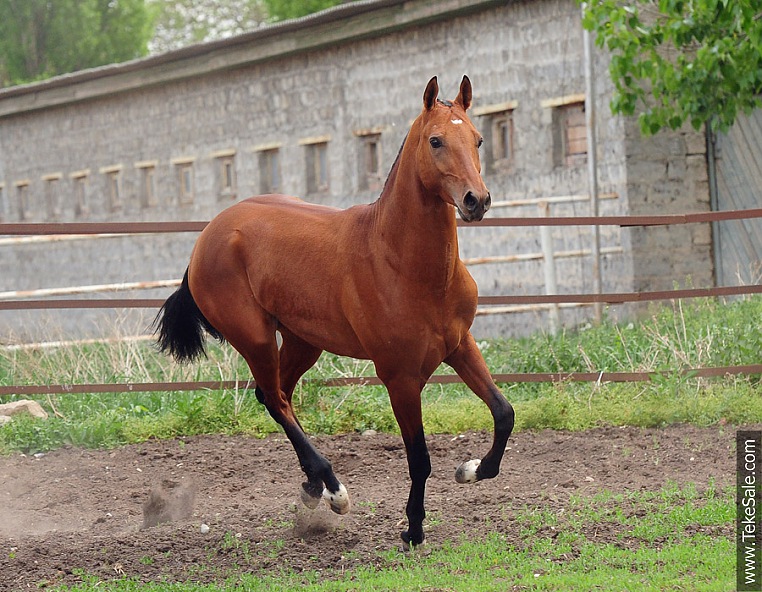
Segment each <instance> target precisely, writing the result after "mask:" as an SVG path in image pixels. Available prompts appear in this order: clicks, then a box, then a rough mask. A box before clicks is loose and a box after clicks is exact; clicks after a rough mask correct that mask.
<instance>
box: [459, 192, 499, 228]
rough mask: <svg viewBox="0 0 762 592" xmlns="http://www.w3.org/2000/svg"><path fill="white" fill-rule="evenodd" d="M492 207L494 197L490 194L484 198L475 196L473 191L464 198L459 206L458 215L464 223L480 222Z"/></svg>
mask: <svg viewBox="0 0 762 592" xmlns="http://www.w3.org/2000/svg"><path fill="white" fill-rule="evenodd" d="M491 205H492V197H491V196H490V194H489V192H487V194H486V195H485V196H483V197H479V196H477V195H475V194H474V193H473V192H472V191H469V192H468V193H466V195H464V196H463V201H462V202H461V203H460V204H459V205H457V206H456V207H457V208H458V213H459V214H460V217H461V219H462V220H463V221H464V222H479V221H480V220H481V219H482V218H484V214H486V213H487V210H489V207H490V206H491Z"/></svg>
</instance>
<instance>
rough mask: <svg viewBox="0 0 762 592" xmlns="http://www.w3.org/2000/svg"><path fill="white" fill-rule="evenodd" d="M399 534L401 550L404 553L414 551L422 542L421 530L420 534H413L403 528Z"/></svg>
mask: <svg viewBox="0 0 762 592" xmlns="http://www.w3.org/2000/svg"><path fill="white" fill-rule="evenodd" d="M400 536H401V537H402V550H403V551H405V552H406V553H407V552H408V551H415V550H416V549H418V548H419V547H421V545H423V544H424V542H423V541H424V535H423V532H421V534H420V536H413V535H411V534H410V531H409V530H404V531H402V534H401V535H400Z"/></svg>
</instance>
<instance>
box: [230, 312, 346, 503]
mask: <svg viewBox="0 0 762 592" xmlns="http://www.w3.org/2000/svg"><path fill="white" fill-rule="evenodd" d="M257 317H259V319H260V322H254V319H256V318H257ZM243 318H246V319H247V321H246V324H247V327H244V326H242V324H241V320H242V319H243ZM237 319H238V322H239V325H238V326H237V327H236V329H235V330H234V331H233V334H232V335H226V337H227V339H228V341H229V342H230V344H231V345H232V346H233V347H235V349H237V350H238V351H239V352H240V353H241V355H242V356H243V357H244V359H245V360H246V362H247V364H248V365H249V368H250V370H251V373H252V375H253V376H254V380H255V382H256V385H257V386H256V389H255V394H256V397H257V399H258V400H259V401H260V402H261V403H262V404H264V406H265V408H266V409H267V411H268V413H269V414H270V416H271V417H272V418H273V419H274V420H275V421H276V422H277V423H278V424H279V425H280V426H281V427H282V428H283V431H284V432H285V434H286V437H287V438H288V439H289V441H290V442H291V445H292V446H293V447H294V451H295V452H296V455H297V458H298V459H299V464H300V466H301V468H302V471H304V473H305V475H306V476H307V481H306V483H305V484H304V485H303V486H302V491H303V493H302V494H301V499H302V501H303V502H304V503H305V505H307V506H308V507H313V508H314V507H316V506H317V502H319V501H320V499H321V498H322V499H325V501H326V502H327V503H328V505H329V506H330V508H331V510H333V511H334V512H336V513H337V514H346V513H347V512H349V509H350V502H349V495H348V493H347V490H346V488H345V487H344V485H343V484H342V483H341V482H340V481H339V480H338V479H337V478H336V475H335V474H334V472H333V468H332V466H331V463H330V462H329V461H328V460H327V459H326V458H325V457H324V456H323V455H321V454H320V453H319V452H318V451H317V449H316V448H315V447H314V446H313V444H312V442H310V440H309V439H308V438H307V435H306V434H305V433H304V430H303V429H302V426H301V424H300V423H299V420H298V419H297V417H296V414H295V413H294V409H293V406H292V404H291V394H292V392H293V388H294V385H295V384H296V382H295V380H294V379H293V376H294V374H296V373H297V372H298V371H299V369H300V368H301V367H303V365H305V363H306V362H305V361H304V359H301V360H299V359H297V358H294V361H290V358H288V357H286V359H285V360H284V361H285V362H286V365H285V367H284V368H285V376H284V379H285V383H281V370H280V354H279V352H278V346H277V342H276V338H275V321H274V319H272V318H271V317H269V316H267V315H264V314H261V315H252V314H247V315H240V316H238V317H237ZM305 355H306V354H305ZM309 355H310V356H312V355H314V351H310V352H309ZM318 355H319V353H318ZM315 359H316V358H315ZM313 363H314V360H313ZM311 365H312V364H310V366H311ZM305 370H306V369H305ZM301 372H302V373H303V372H304V370H302V371H301ZM300 375H301V374H300ZM284 386H285V387H286V390H285V391H284V388H283V387H284Z"/></svg>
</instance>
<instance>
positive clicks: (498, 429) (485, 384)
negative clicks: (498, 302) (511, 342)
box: [445, 333, 514, 483]
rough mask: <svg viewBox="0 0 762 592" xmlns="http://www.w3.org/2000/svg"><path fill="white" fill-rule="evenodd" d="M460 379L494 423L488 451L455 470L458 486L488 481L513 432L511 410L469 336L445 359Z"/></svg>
mask: <svg viewBox="0 0 762 592" xmlns="http://www.w3.org/2000/svg"><path fill="white" fill-rule="evenodd" d="M445 363H446V364H448V365H449V366H451V367H452V368H453V369H454V370H455V371H456V372H457V373H458V376H460V377H461V378H462V379H463V382H465V383H466V385H467V386H468V387H469V388H470V389H471V390H472V391H474V393H476V395H477V396H478V397H479V398H480V399H481V400H482V401H484V402H485V403H486V405H487V407H489V410H490V412H491V413H492V419H493V421H494V423H495V433H494V438H493V441H492V448H490V450H489V452H488V453H487V454H486V455H485V456H484V458H482V459H481V460H479V459H474V460H469V461H466V462H464V463H463V464H462V465H460V466H459V467H458V469H457V470H456V471H455V480H456V481H457V482H458V483H473V482H475V481H479V480H481V479H492V478H493V477H496V476H497V474H498V473H499V472H500V462H501V461H502V459H503V453H504V452H505V447H506V444H507V443H508V438H509V437H510V435H511V432H512V431H513V423H514V412H513V407H512V406H511V404H510V403H509V402H508V401H507V399H506V398H505V397H504V396H503V394H502V393H501V392H500V390H499V389H498V388H497V386H496V385H495V383H494V381H493V380H492V376H491V375H490V373H489V369H488V368H487V364H486V363H485V362H484V358H483V357H482V354H481V352H480V351H479V348H478V347H477V345H476V341H475V340H474V338H473V336H472V335H471V333H469V334H468V335H467V336H466V338H465V339H464V340H463V341H462V342H461V343H460V345H459V346H458V348H457V349H456V350H455V351H454V352H453V353H452V354H450V356H449V357H448V358H446V359H445Z"/></svg>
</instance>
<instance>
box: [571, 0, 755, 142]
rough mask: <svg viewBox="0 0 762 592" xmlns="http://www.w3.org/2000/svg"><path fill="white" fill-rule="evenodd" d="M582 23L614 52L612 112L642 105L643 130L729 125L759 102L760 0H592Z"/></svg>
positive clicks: (629, 111) (628, 111) (629, 112)
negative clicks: (624, 0) (741, 113)
mask: <svg viewBox="0 0 762 592" xmlns="http://www.w3.org/2000/svg"><path fill="white" fill-rule="evenodd" d="M578 1H580V2H581V0H578ZM583 25H584V27H585V28H586V29H588V30H590V31H593V32H595V34H596V43H597V45H598V46H600V47H606V48H608V49H609V50H610V51H611V52H612V54H613V55H612V58H611V64H610V71H611V77H612V79H613V82H614V85H615V87H616V94H615V96H614V99H613V100H612V102H611V109H612V111H613V112H614V113H621V114H623V115H633V114H634V113H635V112H636V111H637V110H639V108H641V109H642V111H641V113H640V115H639V123H640V128H641V131H642V133H644V134H646V135H647V134H653V133H656V132H658V131H659V130H660V129H662V128H665V127H669V128H672V129H677V128H679V127H681V126H682V125H683V124H684V123H686V122H689V123H690V124H691V125H692V126H693V127H694V128H696V129H699V128H700V127H701V126H702V125H703V124H704V123H707V122H709V123H710V125H712V126H713V127H715V128H717V127H718V128H720V129H727V128H728V127H729V126H730V125H732V123H733V121H734V120H735V118H736V116H737V115H738V113H739V112H740V111H743V112H747V113H748V112H749V111H751V110H752V109H753V108H755V107H759V106H760V105H762V101H760V98H759V96H758V94H759V93H760V92H761V91H762V5H760V3H759V0H691V1H687V0H634V1H631V2H621V1H620V0H593V1H591V2H588V3H586V4H585V10H584V17H583Z"/></svg>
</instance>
